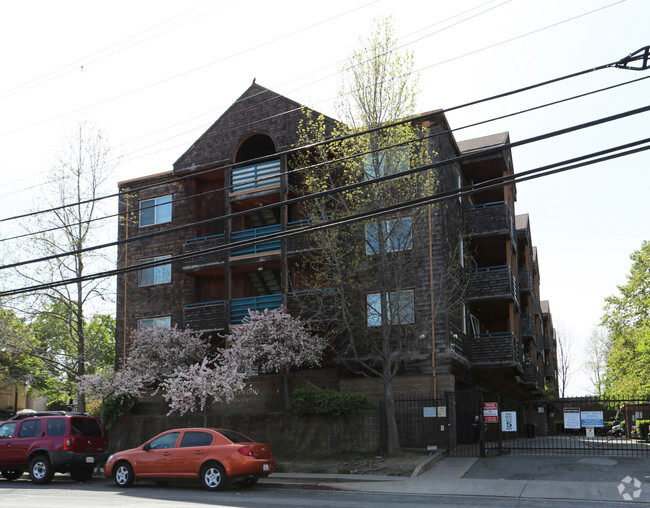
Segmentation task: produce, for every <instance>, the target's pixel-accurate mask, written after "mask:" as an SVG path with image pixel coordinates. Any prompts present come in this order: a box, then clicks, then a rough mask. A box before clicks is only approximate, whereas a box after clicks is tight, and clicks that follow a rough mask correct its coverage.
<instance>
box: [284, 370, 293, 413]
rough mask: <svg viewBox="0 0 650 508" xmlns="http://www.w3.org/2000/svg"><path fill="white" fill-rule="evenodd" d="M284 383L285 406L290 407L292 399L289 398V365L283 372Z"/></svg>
mask: <svg viewBox="0 0 650 508" xmlns="http://www.w3.org/2000/svg"><path fill="white" fill-rule="evenodd" d="M282 384H283V387H284V408H285V409H289V405H290V404H291V399H290V398H289V367H287V368H285V369H284V371H283V372H282Z"/></svg>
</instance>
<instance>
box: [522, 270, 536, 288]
mask: <svg viewBox="0 0 650 508" xmlns="http://www.w3.org/2000/svg"><path fill="white" fill-rule="evenodd" d="M519 289H520V290H521V291H522V292H523V291H533V289H534V285H533V277H532V275H531V274H530V268H520V269H519Z"/></svg>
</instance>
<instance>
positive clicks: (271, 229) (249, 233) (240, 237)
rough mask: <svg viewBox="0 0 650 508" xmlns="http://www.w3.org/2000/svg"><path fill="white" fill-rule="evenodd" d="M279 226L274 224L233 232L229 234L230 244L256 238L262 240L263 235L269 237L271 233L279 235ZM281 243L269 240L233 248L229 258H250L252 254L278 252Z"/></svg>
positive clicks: (277, 240)
mask: <svg viewBox="0 0 650 508" xmlns="http://www.w3.org/2000/svg"><path fill="white" fill-rule="evenodd" d="M280 230H281V226H280V225H279V224H274V225H272V226H264V227H261V228H255V229H244V230H242V231H233V232H232V233H230V241H231V243H236V242H242V241H246V240H253V239H256V238H262V237H264V236H265V235H270V234H271V233H279V232H280ZM281 243H282V241H281V240H280V238H277V239H275V240H270V241H268V242H263V243H262V242H260V243H255V244H253V245H247V246H245V247H238V248H233V249H231V251H230V256H231V257H237V256H250V255H253V254H262V253H264V252H273V251H278V250H280V246H281Z"/></svg>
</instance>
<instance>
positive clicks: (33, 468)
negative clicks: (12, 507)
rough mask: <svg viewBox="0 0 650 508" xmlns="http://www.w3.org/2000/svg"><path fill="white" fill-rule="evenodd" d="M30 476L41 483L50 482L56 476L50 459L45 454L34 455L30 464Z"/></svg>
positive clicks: (35, 481)
mask: <svg viewBox="0 0 650 508" xmlns="http://www.w3.org/2000/svg"><path fill="white" fill-rule="evenodd" d="M29 476H30V477H31V479H32V481H33V482H34V483H38V484H40V485H42V484H44V483H50V482H51V481H52V477H53V476H54V470H53V469H52V465H51V464H50V461H49V459H48V458H47V457H46V456H45V455H38V456H37V457H34V458H33V459H32V461H31V462H30V464H29Z"/></svg>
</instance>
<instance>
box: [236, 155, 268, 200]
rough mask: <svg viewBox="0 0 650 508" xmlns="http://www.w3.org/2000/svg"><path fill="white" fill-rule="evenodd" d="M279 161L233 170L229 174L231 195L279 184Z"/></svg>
mask: <svg viewBox="0 0 650 508" xmlns="http://www.w3.org/2000/svg"><path fill="white" fill-rule="evenodd" d="M280 171H281V168H280V160H274V161H269V162H264V163H262V164H255V165H254V166H245V167H241V168H234V169H233V170H232V172H231V178H232V188H231V190H230V192H231V194H234V193H237V192H244V191H251V190H255V189H259V188H262V187H269V186H273V185H279V184H280Z"/></svg>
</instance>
